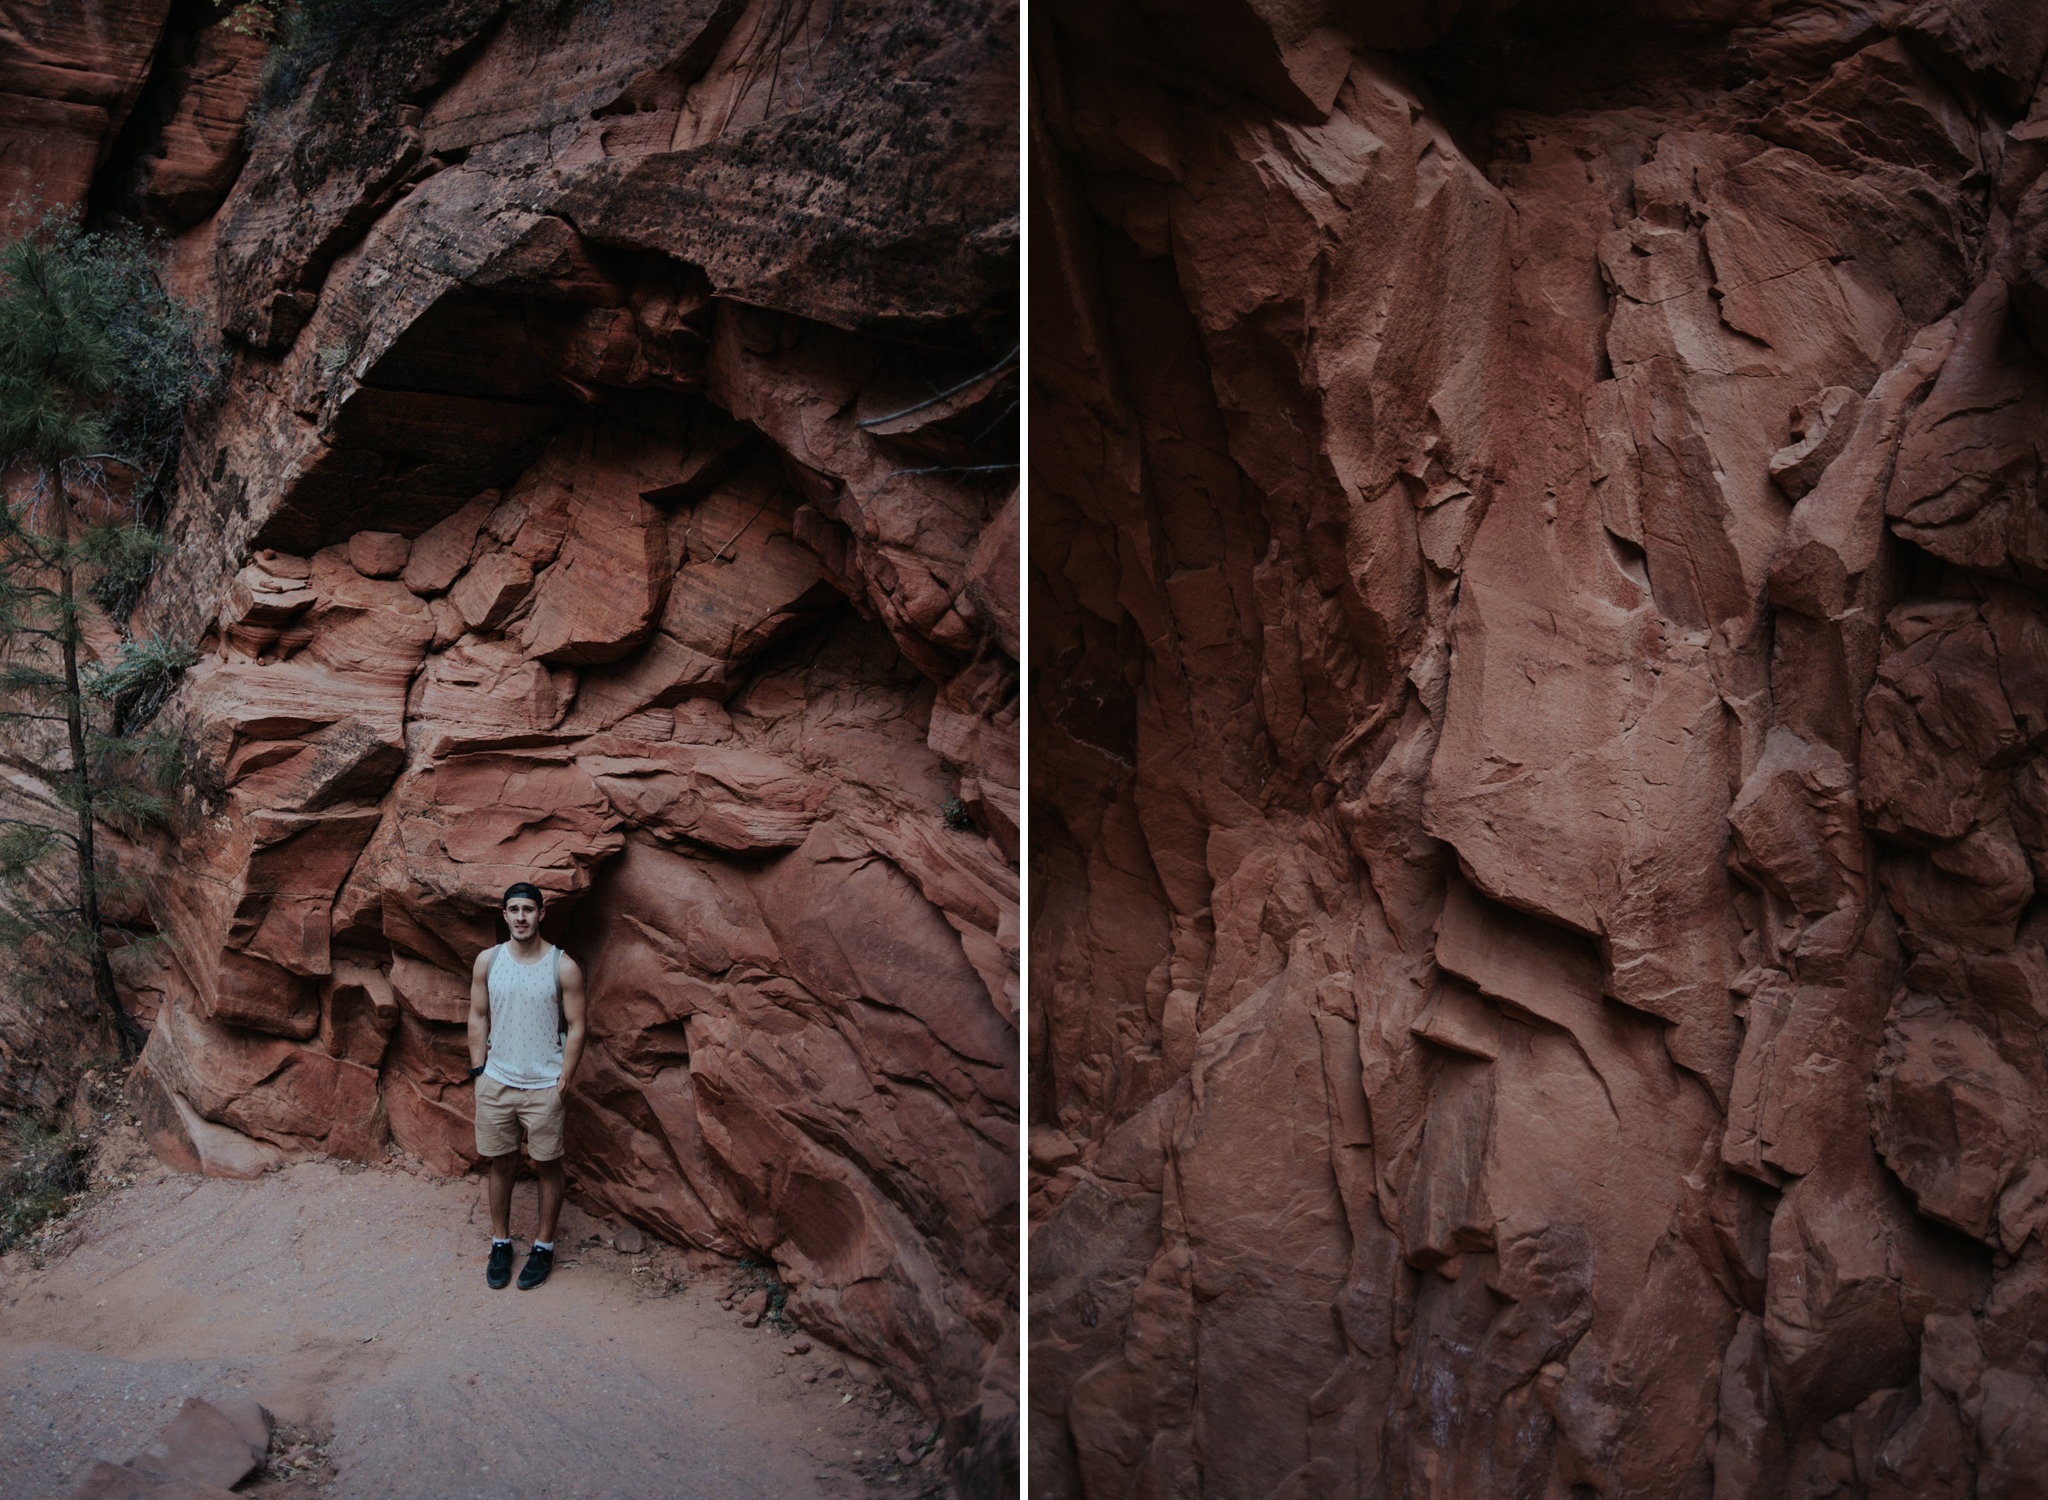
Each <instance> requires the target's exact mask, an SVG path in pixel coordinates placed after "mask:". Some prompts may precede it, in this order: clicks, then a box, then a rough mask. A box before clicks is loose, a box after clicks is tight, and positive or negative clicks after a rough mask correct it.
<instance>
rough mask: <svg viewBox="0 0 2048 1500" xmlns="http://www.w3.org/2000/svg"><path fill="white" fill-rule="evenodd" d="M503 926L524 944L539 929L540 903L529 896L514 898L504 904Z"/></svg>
mask: <svg viewBox="0 0 2048 1500" xmlns="http://www.w3.org/2000/svg"><path fill="white" fill-rule="evenodd" d="M505 925H506V926H507V927H509V928H511V929H512V936H513V937H515V938H517V939H518V940H519V941H520V942H522V943H523V942H525V941H526V940H527V939H528V938H530V937H532V936H533V935H534V933H535V932H536V931H538V930H539V928H540V903H539V902H538V901H536V900H534V899H533V898H532V897H531V896H514V897H513V898H512V899H511V900H510V901H507V902H506V903H505Z"/></svg>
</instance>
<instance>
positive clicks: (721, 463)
mask: <svg viewBox="0 0 2048 1500" xmlns="http://www.w3.org/2000/svg"><path fill="white" fill-rule="evenodd" d="M80 9H81V7H78V6H56V5H51V6H49V7H48V8H47V9H46V10H38V9H36V8H33V7H32V8H31V10H30V11H29V12H28V13H26V14H27V15H28V17H29V18H28V19H27V20H26V21H21V20H16V21H14V22H12V23H11V24H14V25H16V26H17V27H18V28H19V29H21V30H22V31H23V32H24V34H25V35H26V36H27V37H28V39H29V40H30V41H31V42H33V43H34V47H32V48H30V49H29V50H28V51H26V52H21V53H16V54H11V55H10V57H9V59H8V61H7V62H6V63H5V64H0V87H4V88H7V89H13V90H16V91H17V94H16V96H15V97H16V98H17V99H19V98H26V99H28V100H29V101H30V102H29V104H27V105H18V104H16V103H10V104H8V105H7V108H9V109H11V110H14V112H15V114H14V115H11V116H9V118H10V119H12V118H14V117H15V116H20V117H21V118H23V119H29V120H35V121H41V120H43V119H44V118H45V117H46V116H47V117H48V118H49V119H51V120H58V119H59V117H60V116H61V121H60V123H61V126H62V129H61V131H60V130H59V129H58V127H57V126H55V125H52V126H50V127H49V128H48V129H41V128H40V127H38V131H39V132H40V133H38V131H30V130H26V129H23V130H21V131H19V132H17V131H16V129H15V127H13V126H10V127H8V134H7V136H6V142H7V144H6V150H5V155H4V157H0V160H5V161H6V162H8V163H9V170H10V171H16V167H15V164H16V163H17V162H28V163H30V164H32V165H33V164H40V163H44V162H64V163H70V162H77V163H84V164H85V165H84V167H83V168H81V169H80V171H75V172H72V175H71V176H69V177H62V178H59V177H58V176H56V175H55V169H54V168H53V169H52V170H51V175H49V176H46V178H45V179H44V181H45V191H46V196H52V195H53V193H52V185H53V184H55V185H57V187H58V188H59V189H60V190H61V195H62V196H65V197H72V198H75V197H76V196H77V195H78V193H79V192H80V190H81V189H82V187H83V186H84V183H85V182H86V181H87V180H88V178H89V180H90V184H91V185H90V201H91V203H92V204H93V205H94V208H95V211H96V212H116V213H126V214H130V215H139V216H141V217H143V218H144V219H146V220H148V221H150V222H153V223H155V224H157V225H159V226H161V227H162V228H163V229H164V230H165V231H166V232H167V233H169V234H170V235H171V236H172V250H171V254H172V267H173V275H174V278H175V280H176V281H177V283H178V285H179V286H180V287H181V289H183V290H184V291H185V292H186V293H187V295H189V296H191V297H192V298H193V299H194V300H196V301H197V302H199V303H200V304H201V305H202V306H203V307H204V308H205V310H206V312H207V314H208V322H209V326H211V327H212V328H214V329H217V330H218V332H219V335H220V337H221V340H222V347H223V349H224V350H225V357H226V359H227V360H228V373H227V376H226V379H225V381H224V383H223V386H222V389H221V391H220V393H219V394H218V396H217V397H216V398H215V399H214V400H213V401H212V402H211V404H210V405H209V406H208V407H207V409H206V410H204V411H203V412H201V413H199V414H198V416H197V418H196V419H195V421H194V425H193V429H192V431H191V433H190V438H189V442H188V444H187V447H186V449H185V452H184V454H183V456H182V459H181V461H180V465H179V469H178V473H177V480H176V485H175V490H174V492H173V494H172V495H171V496H170V498H169V500H168V503H167V506H166V515H165V526H166V531H167V535H168V536H169V537H170V538H171V539H172V540H173V542H174V543H175V547H174V550H173V551H172V553H171V554H170V556H169V558H168V559H167V560H166V562H165V564H164V565H163V567H162V568H161V569H160V571H159V573H158V576H157V577H156V579H155V581H154V582H153V584H152V586H151V588H150V590H149V592H148V593H147V594H146V595H145V596H144V598H143V599H142V602H141V603H140V605H139V606H138V607H137V608H136V610H135V612H134V615H133V618H132V620H131V621H130V622H129V624H130V626H131V628H133V629H134V630H136V631H137V632H155V633H162V634H165V635H169V636H171V637H174V638H178V639H182V640H186V641H190V642H193V643H195V644H196V645H197V646H198V647H199V649H200V651H201V659H200V661H199V662H198V664H197V665H196V666H194V667H193V668H192V669H191V671H190V672H189V673H188V675H187V678H186V681H185V685H184V687H183V689H182V690H181V692H180V693H179V695H178V697H177V698H176V699H175V700H174V701H173V702H172V703H171V704H170V705H169V706H167V707H166V708H165V709H164V714H165V716H166V717H165V722H174V723H178V724H180V725H182V727H183V728H184V729H185V731H186V733H187V735H188V737H189V742H190V744H191V746H192V750H193V755H192V764H191V772H190V775H189V777H188V778H187V781H186V784H185V785H184V786H183V787H182V788H181V803H180V812H179V820H178V827H177V829H176V830H175V836H174V837H172V838H169V839H166V840H165V841H163V843H162V844H161V846H160V847H156V848H149V849H137V850H133V851H130V859H131V862H132V863H134V864H135V865H136V866H138V867H140V868H144V869H146V870H147V872H148V875H149V900H148V909H147V911H144V910H141V909H139V908H138V909H137V910H136V911H134V912H132V913H129V914H128V915H129V917H130V920H132V921H134V922H137V923H146V924H149V925H151V926H153V927H155V928H156V929H157V930H158V931H159V932H160V934H161V935H162V936H163V937H164V938H165V939H166V941H165V942H163V943H161V944H158V945H156V946H154V947H153V948H151V949H149V950H148V952H147V953H146V954H145V955H143V956H141V957H139V958H132V959H131V960H130V962H129V963H128V965H127V969H126V972H125V975H124V977H125V979H126V981H127V982H128V984H129V986H130V990H131V993H132V994H133V995H134V996H135V997H136V999H137V1001H138V1006H139V1008H140V1009H142V1010H143V1011H144V1012H146V1013H152V1014H153V1015H154V1027H153V1031H152V1035H151V1039H150V1043H149V1046H148V1048H147V1050H146V1052H145V1054H144V1058H143V1062H142V1064H141V1066H140V1069H139V1071H138V1073H137V1076H136V1081H135V1090H136V1094H137V1097H138V1099H139V1101H140V1102H141V1103H142V1105H143V1107H144V1111H145V1115H146V1117H147V1119H148V1121H149V1123H150V1128H151V1131H152V1138H153V1144H154V1145H155V1146H156V1148H157V1149H158V1150H159V1152H160V1153H161V1154H163V1155H165V1156H166V1157H167V1158H169V1159H172V1160H175V1161H179V1162H182V1163H183V1164H185V1165H188V1166H192V1167H201V1166H203V1167H205V1168H207V1169H208V1170H212V1171H219V1172H248V1171H253V1170H260V1169H261V1167H262V1166H263V1165H264V1164H265V1163H266V1162H268V1161H271V1160H273V1159H276V1158H277V1157H279V1156H280V1155H288V1154H291V1153H295V1152H327V1153H331V1154H333V1155H336V1156H342V1157H373V1156H374V1157H381V1156H382V1155H383V1153H384V1152H385V1150H386V1149H387V1147H388V1145H390V1144H392V1143H395V1144H396V1145H397V1146H398V1147H400V1148H402V1149H404V1150H407V1151H410V1152H412V1153H413V1154H415V1155H417V1156H419V1157H420V1158H422V1159H423V1160H424V1161H425V1162H427V1163H428V1164H429V1165H430V1166H432V1167H433V1168H435V1169H436V1170H438V1171H441V1172H444V1173H455V1172H460V1171H462V1170H464V1169H465V1168H467V1167H468V1166H469V1165H471V1163H472V1158H473V1146H472V1142H471V1137H470V1125H469V1111H470V1108H471V1104H470V1092H469V1090H468V1089H467V1088H466V1087H465V1086H464V1084H463V1074H464V1071H465V1068H466V1056H465V1051H464V1044H463V1032H462V1026H461V1024H460V1023H461V1018H462V1017H463V1015H464V1014H465V1013H466V1012H465V1007H466V999H465V996H466V991H467V979H466V976H467V972H468V967H469V963H470V960H471V958H472V956H473V955H474V954H475V953H476V952H477V951H478V950H479V949H481V948H482V947H483V946H485V945H487V944H489V943H491V942H493V941H495V940H496V939H497V936H498V935H499V934H498V931H497V929H496V927H495V925H494V923H495V907H496V904H497V899H498V894H499V893H500V892H501V891H502V890H503V888H504V886H505V885H506V884H507V883H508V882H510V881H512V880H514V879H530V880H534V881H536V882H537V883H539V884H540V885H541V886H542V887H543V888H544V889H545V890H546V891H547V892H548V893H549V896H550V908H549V920H548V927H547V930H548V932H549V933H550V935H551V936H554V937H557V938H559V939H560V940H561V941H562V942H563V943H564V944H565V946H566V947H567V948H568V949H569V950H570V951H571V952H572V953H574V954H575V955H576V956H577V957H578V958H579V959H580V960H581V961H582V963H583V965H584V967H585V969H586V971H587V973H588V975H589V978H590V988H591V994H592V997H593V1005H592V1013H591V1026H592V1031H593V1034H594V1041H593V1043H592V1046H591V1050H590V1052H589V1053H588V1055H587V1056H588V1061H587V1064H586V1066H585V1068H584V1069H583V1071H582V1073H581V1075H580V1076H579V1078H578V1080H577V1082H576V1086H575V1090H574V1096H573V1101H572V1105H571V1112H570V1122H571V1123H570V1134H571V1140H570V1148H569V1150H570V1156H569V1161H570V1170H571V1176H572V1180H573V1181H574V1182H575V1183H576V1184H577V1187H578V1190H579V1191H580V1192H581V1193H582V1194H583V1195H584V1196H585V1198H586V1201H587V1203H588V1204H589V1206H591V1207H592V1208H593V1209H595V1210H597V1211H603V1212H613V1213H618V1214H622V1215H625V1216H626V1217H629V1218H631V1219H633V1220H635V1221H637V1222H639V1223H640V1224H642V1225H644V1226H646V1227H648V1228H650V1229H653V1230H655V1231H657V1232H658V1233H660V1234H662V1235H664V1236H667V1237H669V1238H671V1239H675V1240H679V1241H684V1242H688V1243H692V1244H696V1245H700V1246H704V1247H708V1248H712V1249H717V1250H720V1251H723V1252H725V1253H728V1254H742V1255H750V1256H754V1257H757V1258H759V1259H760V1260H762V1261H772V1262H773V1264H774V1266H775V1268H776V1274H777V1275H778V1276H779V1277H780V1278H781V1279H782V1281H783V1282H785V1283H786V1284H787V1286H788V1288H789V1293H788V1299H789V1300H788V1308H789V1312H790V1313H791V1315H792V1316H793V1317H794V1318H795V1319H796V1320H797V1321H798V1322H799V1323H800V1324H802V1325H803V1326H804V1327H805V1328H807V1329H809V1330H812V1331H814V1332H815V1333H818V1334H821V1335H823V1336H824V1337H826V1338H827V1339H829V1340H831V1341H832V1342H834V1343H836V1344H838V1345H840V1346H842V1347H844V1348H846V1349H848V1350H850V1351H852V1352H854V1353H856V1354H859V1355H862V1356H864V1357H866V1358H869V1359H871V1360H874V1361H876V1362H877V1363H879V1364H881V1365H882V1366H884V1367H885V1368H886V1369H887V1370H888V1371H889V1372H890V1376H891V1379H892V1380H893V1381H894V1382H895V1383H897V1384H898V1386H899V1387H900V1388H901V1389H902V1390H903V1391H904V1392H905V1393H906V1394H909V1395H911V1396H913V1397H914V1398H915V1399H916V1400H917V1401H918V1402H920V1403H921V1404H923V1405H924V1406H925V1407H926V1408H927V1409H928V1410H930V1411H932V1412H934V1413H935V1414H938V1415H942V1416H943V1417H944V1418H945V1419H946V1420H947V1423H948V1445H949V1452H950V1454H951V1462H952V1464H953V1468H954V1473H955V1477H956V1479H957V1480H958V1481H959V1482H961V1483H962V1484H963V1485H964V1486H965V1487H966V1488H968V1489H969V1490H971V1491H983V1492H986V1491H987V1490H989V1488H990V1487H991V1486H993V1485H995V1484H996V1483H997V1482H998V1480H999V1477H1000V1475H1001V1473H1002V1472H1003V1470H1004V1467H1005V1465H1006V1464H1013V1463H1014V1451H1015V1443H1016V1439H1015V1422H1016V1417H1015V1391H1016V1380H1015V1362H1016V1332H1015V1327H1016V1319H1015V1312H1014V1307H1015V1302H1016V1297H1017V1255H1016V1249H1015V1240H1016V1231H1017V1205H1016V1179H1015V1172H1014V1166H1013V1165H1012V1164H1013V1163H1014V1161H1015V1160H1016V1155H1017V1152H1018V1150H1019V1145H1020V1143H1019V1131H1018V1123H1017V1113H1018V1082H1019V1068H1018V1060H1017V1048H1018V1038H1017V1020H1016V1018H1017V1014H1018V1006H1019V996H1018V978H1017V974H1018V955H1017V948H1018V944H1019V926H1018V916H1017V913H1018V878H1017V866H1016V858H1017V826H1018V806H1019V793H1018V790H1017V785H1018V772H1017V757H1016V724H1017V720H1018V701H1017V699H1018V677H1017V668H1016V656H1017V651H1018V644H1017V628H1018V626H1017V615H1018V584H1017V576H1018V575H1017V569H1018V551H1017V535H1016V532H1017V521H1016V515H1017V507H1016V505H1015V503H1014V500H1013V499H1011V498H1010V497H1012V496H1013V495H1014V491H1015V485H1016V471H1015V465H1014V459H1015V446H1014V431H1015V407H1016V397H1017V382H1016V379H1015V374H1014V370H1015V358H1014V352H1015V345H1016V341H1017V337H1018V329H1017V320H1016V311H1015V298H1016V280H1017V265H1016V249H1017V246H1016V228H1017V220H1016V203H1015V189H1016V176H1015V161H1016V153H1017V141H1016V126H1015V120H1016V109H1015V102H1016V85H1015V79H1016V77H1017V51H1016V45H1017V24H1016V15H1015V10H1014V7H1010V6H1007V5H1005V4H1002V3H983V0H962V3H949V0H936V3H932V4H922V5H919V6H915V7H903V6H876V5H862V4H859V3H854V0H836V3H826V0H821V3H818V4H807V3H804V0H718V3H714V0H680V3H670V4H651V5H637V4H636V5H614V4H612V3H610V0H588V3H581V4H578V3H570V4H566V5H563V4H548V3H541V0H510V3H506V0H444V3H439V4H435V5H430V6H394V5H388V4H387V5H381V6H379V5H375V4H357V5H355V6H353V8H351V7H349V6H347V5H345V4H340V3H330V4H327V5H323V6H319V7H316V8H315V9H316V11H317V13H318V14H321V15H335V16H341V17H343V18H345V19H348V18H353V19H356V20H360V21H362V22H364V23H365V24H362V25H360V26H358V27H357V28H356V29H354V30H353V31H349V32H346V34H345V35H346V39H345V40H343V41H341V42H340V44H339V45H338V46H327V47H321V48H315V49H301V50H299V51H297V52H294V53H292V54H291V55H289V56H284V55H278V56H270V57H268V58H266V56H265V53H266V48H265V45H264V43H263V41H262V40H261V39H258V38H251V37H248V36H243V35H240V34H237V33H236V32H234V31H233V30H231V29H229V28H228V27H225V26H222V25H217V24H214V22H213V17H214V13H213V11H212V8H211V7H210V6H205V5H198V6H184V5H171V4H169V3H168V0H157V3H156V4H155V5H154V6H151V5H148V4H142V5H136V6H128V7H125V8H118V7H116V8H109V7H105V6H96V5H91V4H88V5H86V6H84V7H83V8H82V9H83V10H84V12H85V13H86V18H85V21H83V22H81V21H79V20H78V19H77V16H78V12H79V11H80ZM131 11H132V12H134V14H130V12H131ZM16 14H21V13H20V12H17V13H16ZM88 23H90V24H88ZM80 27H83V28H84V29H83V30H80V29H79V28H80ZM67 28H69V29H67ZM74 32H77V35H74V34H73V33H74ZM131 33H132V36H131ZM36 49H40V50H36ZM22 57H28V58H30V59H31V60H33V59H36V58H43V59H45V60H47V61H48V67H49V69H58V70H60V71H61V70H65V69H68V70H69V71H68V72H65V73H64V76H62V77H57V76H56V75H55V74H53V73H51V72H49V71H48V70H47V69H46V70H45V71H44V72H37V71H35V68H36V67H37V66H41V64H33V65H32V63H31V62H23V61H21V60H20V59H21V58H22ZM80 78H86V79H93V80H99V81H97V82H93V83H91V84H90V86H89V87H88V85H86V84H83V83H80V82H78V81H77V80H78V79H80ZM38 91H40V92H38ZM87 93H90V100H89V101H88V100H87V99H86V95H87ZM80 101H85V102H80ZM137 101H139V102H137ZM60 105H61V108H60V107H59V106H60ZM94 110H96V111H98V113H97V114H93V113H90V112H91V111H94ZM124 110H126V111H127V112H126V113H125V114H124V113H123V111H124ZM38 111H41V112H40V113H38ZM245 121H246V122H247V123H246V124H245ZM36 169H37V170H40V167H39V166H37V167H36ZM67 170H69V169H68V168H67ZM81 172H83V173H85V174H86V175H84V176H81V175H80V173H81ZM16 175H17V176H18V175H19V172H18V171H16ZM1006 1454H1007V1455H1010V1456H1008V1457H1006Z"/></svg>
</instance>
